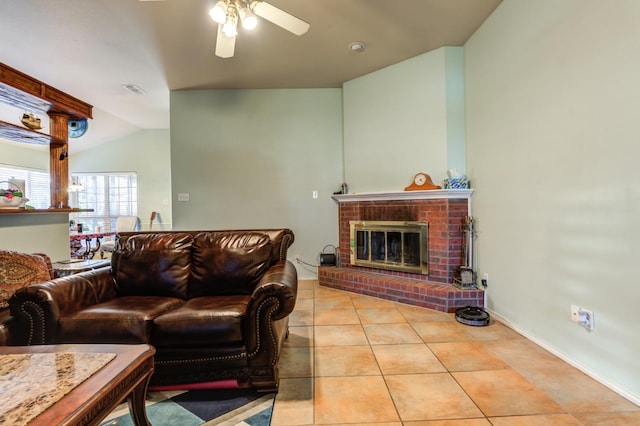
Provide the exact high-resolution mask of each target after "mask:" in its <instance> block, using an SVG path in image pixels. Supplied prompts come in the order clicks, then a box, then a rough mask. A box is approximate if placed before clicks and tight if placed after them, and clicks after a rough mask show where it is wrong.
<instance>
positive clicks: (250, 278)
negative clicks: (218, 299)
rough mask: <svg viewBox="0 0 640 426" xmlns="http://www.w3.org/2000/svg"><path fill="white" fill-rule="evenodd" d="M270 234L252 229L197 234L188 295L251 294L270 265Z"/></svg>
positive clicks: (193, 248) (194, 241)
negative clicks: (252, 230)
mask: <svg viewBox="0 0 640 426" xmlns="http://www.w3.org/2000/svg"><path fill="white" fill-rule="evenodd" d="M271 250H272V243H271V239H270V238H269V236H268V235H265V234H263V233H259V232H251V231H229V232H226V231H211V232H206V231H205V232H200V233H198V234H195V236H194V239H193V247H192V265H191V281H190V282H189V297H190V298H193V297H199V296H216V295H222V294H251V293H252V292H253V289H254V288H255V287H256V284H257V283H258V281H259V280H260V277H262V275H263V274H264V273H265V271H266V270H267V269H268V268H269V266H271V262H272V255H271Z"/></svg>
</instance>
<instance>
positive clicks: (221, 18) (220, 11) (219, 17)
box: [209, 0, 227, 24]
mask: <svg viewBox="0 0 640 426" xmlns="http://www.w3.org/2000/svg"><path fill="white" fill-rule="evenodd" d="M209 16H210V17H211V19H213V21H214V22H217V23H218V24H224V23H225V21H226V20H227V4H226V3H225V2H224V1H223V0H219V1H218V2H217V3H216V4H215V5H213V7H212V8H211V9H209Z"/></svg>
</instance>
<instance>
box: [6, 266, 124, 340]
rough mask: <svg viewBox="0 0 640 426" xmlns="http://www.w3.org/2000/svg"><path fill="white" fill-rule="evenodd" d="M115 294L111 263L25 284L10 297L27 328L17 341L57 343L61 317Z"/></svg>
mask: <svg viewBox="0 0 640 426" xmlns="http://www.w3.org/2000/svg"><path fill="white" fill-rule="evenodd" d="M114 297H116V287H115V283H114V281H113V277H112V275H111V268H110V267H105V268H101V269H95V270H92V271H87V272H83V273H80V274H75V275H70V276H67V277H61V278H56V279H54V280H51V281H46V282H44V283H40V284H35V285H31V286H28V287H24V288H22V289H20V290H18V291H16V292H15V293H14V294H13V296H12V297H11V299H9V308H10V310H11V315H12V316H13V317H15V318H16V320H17V321H18V323H19V324H20V328H21V329H22V330H25V331H24V334H25V335H24V336H19V340H18V342H19V343H18V344H24V345H37V344H52V343H55V339H56V333H57V328H58V320H59V319H60V318H62V317H64V316H66V315H69V314H71V313H74V312H77V311H80V310H82V309H85V308H87V307H89V306H93V305H96V304H98V303H102V302H105V301H107V300H111V299H113V298H114Z"/></svg>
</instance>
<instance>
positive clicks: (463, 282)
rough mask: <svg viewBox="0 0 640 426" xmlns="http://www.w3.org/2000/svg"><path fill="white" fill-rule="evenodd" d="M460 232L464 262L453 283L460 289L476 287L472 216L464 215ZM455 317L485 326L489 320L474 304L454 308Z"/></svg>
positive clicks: (471, 323)
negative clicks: (462, 241) (462, 238)
mask: <svg viewBox="0 0 640 426" xmlns="http://www.w3.org/2000/svg"><path fill="white" fill-rule="evenodd" d="M461 232H462V235H463V236H464V244H463V245H462V258H463V259H464V262H465V264H464V265H462V266H460V269H459V270H458V273H457V274H456V276H455V277H454V279H453V284H454V285H455V286H456V287H458V288H462V289H471V288H477V285H476V278H477V276H476V275H477V274H476V272H475V271H474V270H473V239H474V238H475V236H476V231H475V221H474V219H473V218H472V217H470V216H466V217H465V218H464V224H463V225H462V227H461ZM455 318H456V321H458V322H459V323H462V324H466V325H472V326H485V325H489V324H490V322H491V317H490V316H489V313H488V312H486V311H485V310H484V309H482V308H479V307H476V306H465V307H464V308H459V309H456V313H455Z"/></svg>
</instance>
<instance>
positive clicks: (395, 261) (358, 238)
mask: <svg viewBox="0 0 640 426" xmlns="http://www.w3.org/2000/svg"><path fill="white" fill-rule="evenodd" d="M350 225H351V264H353V265H360V266H368V267H372V268H379V269H389V270H399V271H406V272H414V273H415V272H418V273H421V274H426V273H427V272H428V262H427V224H426V223H424V222H395V221H375V222H373V221H352V222H351V223H350Z"/></svg>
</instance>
